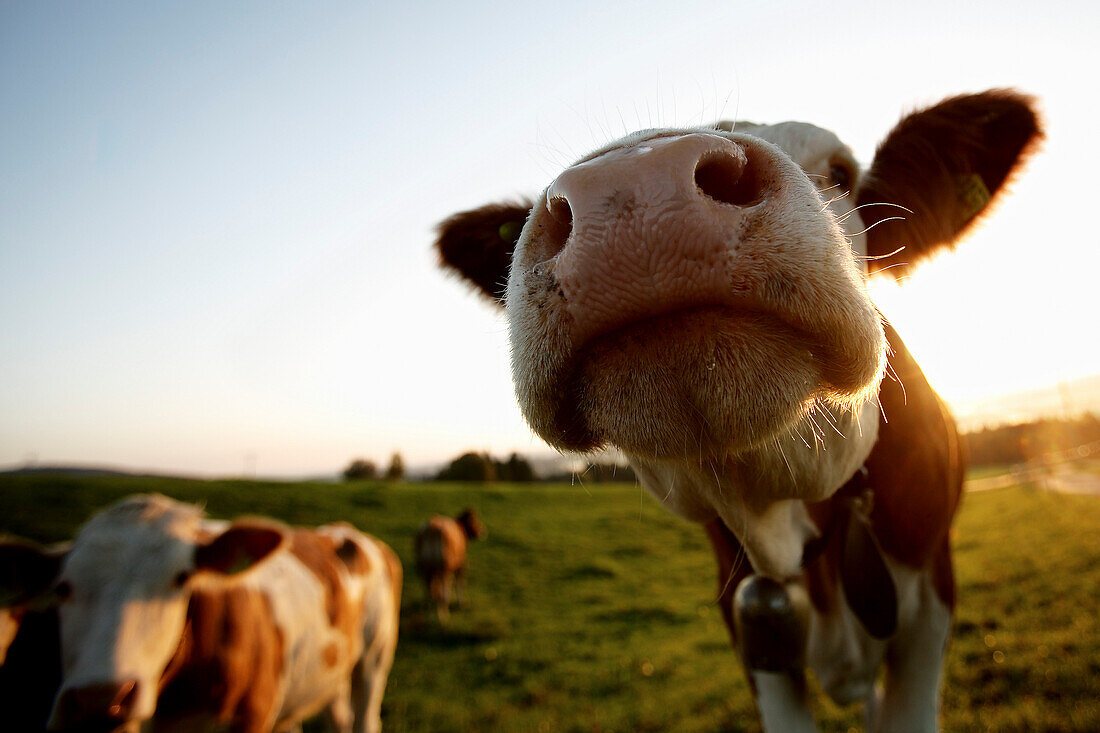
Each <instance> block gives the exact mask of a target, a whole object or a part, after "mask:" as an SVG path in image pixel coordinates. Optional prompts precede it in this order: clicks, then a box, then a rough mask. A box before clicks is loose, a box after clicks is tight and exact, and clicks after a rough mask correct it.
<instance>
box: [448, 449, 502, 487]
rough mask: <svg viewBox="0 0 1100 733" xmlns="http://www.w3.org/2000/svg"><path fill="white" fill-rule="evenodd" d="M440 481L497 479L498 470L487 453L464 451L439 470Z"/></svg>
mask: <svg viewBox="0 0 1100 733" xmlns="http://www.w3.org/2000/svg"><path fill="white" fill-rule="evenodd" d="M437 478H438V479H439V480H440V481H496V479H497V471H496V467H495V466H494V465H493V461H492V459H491V458H489V455H488V454H486V453H463V454H462V455H461V456H459V457H458V458H456V459H454V460H453V461H451V463H450V465H448V466H447V467H446V468H444V469H443V470H442V471H440V472H439V475H438V476H437Z"/></svg>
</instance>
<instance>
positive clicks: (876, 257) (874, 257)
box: [856, 244, 905, 262]
mask: <svg viewBox="0 0 1100 733" xmlns="http://www.w3.org/2000/svg"><path fill="white" fill-rule="evenodd" d="M904 249H905V245H904V244H903V245H901V246H900V247H898V248H897V249H895V250H894V251H893V252H890V253H888V254H884V255H859V256H857V257H856V259H857V260H865V261H867V262H870V261H872V260H885V259H887V258H888V257H893V256H894V255H896V254H897V253H899V252H902V251H903V250H904Z"/></svg>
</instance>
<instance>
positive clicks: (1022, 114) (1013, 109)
mask: <svg viewBox="0 0 1100 733" xmlns="http://www.w3.org/2000/svg"><path fill="white" fill-rule="evenodd" d="M1042 137H1043V132H1042V129H1041V125H1040V121H1039V117H1038V114H1037V113H1036V111H1035V101H1034V99H1032V98H1031V97H1028V96H1025V95H1023V94H1019V93H1017V92H1014V91H1011V90H991V91H987V92H983V93H981V94H972V95H966V96H960V97H952V98H950V99H946V100H944V101H943V102H940V103H939V104H937V105H936V106H934V107H930V108H928V109H925V110H922V111H919V112H914V113H913V114H911V115H908V116H907V117H904V118H903V119H902V120H901V121H900V122H899V123H898V124H897V126H896V127H895V128H894V129H893V130H892V131H891V132H890V134H889V135H888V136H887V137H886V139H885V140H884V141H883V142H882V144H881V145H879V147H878V150H877V151H876V153H875V159H874V162H873V163H872V164H871V168H870V170H868V171H867V173H866V174H865V175H864V177H863V179H862V180H861V182H860V188H859V196H858V204H859V206H860V210H859V213H860V217H861V218H862V219H863V223H864V224H865V225H866V227H867V254H868V255H869V256H871V257H879V258H881V259H878V260H872V261H871V262H872V267H871V272H872V273H874V272H882V271H887V272H889V273H890V274H892V275H893V276H894V277H901V276H902V275H905V274H906V273H907V272H908V271H909V270H910V268H911V267H912V266H913V265H914V264H916V263H917V262H919V261H921V260H923V259H925V258H926V257H928V256H929V255H931V254H933V253H935V252H936V251H938V250H940V249H941V248H944V247H951V246H953V244H954V243H955V242H956V241H957V239H958V238H959V237H960V236H961V235H962V234H963V233H964V232H966V231H967V229H969V228H970V226H971V225H972V224H973V223H974V222H975V221H977V220H978V219H979V218H980V217H981V215H982V214H983V213H985V212H986V211H988V210H989V208H990V207H989V205H990V203H991V202H992V200H993V199H994V198H996V196H997V194H998V192H999V191H1001V190H1002V189H1003V187H1004V184H1005V182H1006V181H1008V180H1009V179H1010V178H1011V177H1012V174H1013V173H1014V172H1015V171H1016V170H1018V169H1019V166H1020V164H1021V163H1022V161H1023V160H1024V159H1025V158H1027V157H1028V155H1030V154H1031V153H1032V152H1033V151H1034V150H1035V148H1036V147H1037V145H1038V143H1039V141H1040V140H1041V139H1042ZM902 248H903V249H902ZM899 250H900V251H899Z"/></svg>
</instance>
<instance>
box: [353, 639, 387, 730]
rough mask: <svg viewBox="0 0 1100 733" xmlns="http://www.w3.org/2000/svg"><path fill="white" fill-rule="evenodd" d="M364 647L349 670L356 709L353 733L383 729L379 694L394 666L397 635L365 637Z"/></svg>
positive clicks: (380, 694) (383, 689) (383, 688)
mask: <svg viewBox="0 0 1100 733" xmlns="http://www.w3.org/2000/svg"><path fill="white" fill-rule="evenodd" d="M367 642H368V643H372V642H373V644H374V646H373V647H370V648H368V649H367V651H366V652H364V654H363V656H362V657H361V658H360V659H359V662H358V663H357V664H356V665H355V668H354V669H353V670H352V673H351V705H352V708H353V709H354V711H355V725H354V727H353V728H352V730H353V731H354V732H355V733H379V731H381V730H382V696H383V695H384V694H385V692H386V680H387V679H388V678H389V674H390V668H391V667H392V666H393V655H394V652H395V651H396V647H397V635H396V633H394V634H392V640H389V641H385V640H380V639H378V638H375V639H373V640H372V639H368V640H367Z"/></svg>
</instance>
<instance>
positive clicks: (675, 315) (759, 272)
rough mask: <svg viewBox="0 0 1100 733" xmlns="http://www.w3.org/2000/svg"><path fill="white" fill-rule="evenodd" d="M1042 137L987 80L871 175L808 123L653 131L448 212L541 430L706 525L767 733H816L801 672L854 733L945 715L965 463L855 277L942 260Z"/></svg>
mask: <svg viewBox="0 0 1100 733" xmlns="http://www.w3.org/2000/svg"><path fill="white" fill-rule="evenodd" d="M1040 137H1041V131H1040V128H1039V123H1038V121H1037V117H1036V114H1035V112H1034V111H1033V103H1032V101H1031V100H1030V99H1029V98H1028V97H1025V96H1023V95H1020V94H1018V93H1015V92H1012V91H1005V90H994V91H989V92H985V93H981V94H976V95H968V96H959V97H954V98H951V99H947V100H945V101H943V102H941V103H939V104H937V105H935V106H934V107H931V108H928V109H925V110H923V111H919V112H916V113H914V114H910V115H908V116H907V117H905V118H903V119H902V120H901V121H900V122H899V123H898V125H897V126H896V127H895V128H894V130H893V131H891V132H890V134H889V135H888V136H887V137H886V139H885V140H884V141H883V143H882V144H881V145H880V146H879V148H878V151H877V152H876V155H875V159H874V161H873V163H872V164H871V166H870V169H869V170H867V171H861V170H860V167H859V166H858V165H857V163H856V160H855V158H854V157H853V154H852V152H851V151H850V150H849V148H848V147H846V146H845V145H844V144H843V143H842V142H841V141H840V140H839V139H838V138H837V137H836V136H835V135H833V134H832V133H830V132H827V131H826V130H823V129H820V128H818V127H815V126H813V125H809V124H805V123H799V122H786V123H781V124H775V125H756V124H747V123H736V124H734V123H720V124H718V125H716V126H715V127H713V128H701V129H661V130H646V131H642V132H638V133H635V134H633V135H629V136H627V137H626V138H623V139H622V140H619V141H617V142H614V143H612V144H610V145H607V146H605V147H603V148H601V149H599V150H597V151H596V152H594V153H592V154H590V155H588V156H586V157H585V158H583V159H581V160H580V161H578V162H577V163H576V164H574V165H573V166H571V167H569V168H567V169H566V170H565V171H564V172H562V173H561V174H560V175H559V176H558V177H557V178H556V179H554V180H553V181H552V182H551V183H550V185H549V186H548V187H547V189H546V190H545V191H544V192H543V193H542V194H541V195H540V196H539V197H538V199H537V200H536V201H535V202H534V203H533V204H532V203H530V202H521V203H505V204H495V205H491V206H486V207H483V208H480V209H476V210H473V211H468V212H464V213H460V214H457V215H455V216H453V217H451V218H450V219H448V220H447V221H445V222H444V223H443V224H441V225H440V236H439V240H438V242H437V247H438V250H439V253H440V255H441V259H442V262H443V264H444V265H445V266H447V267H449V268H451V269H453V270H455V271H457V272H458V273H459V274H461V275H462V276H464V277H466V278H467V279H468V280H470V281H471V282H472V283H474V284H475V285H477V286H478V287H479V288H480V290H481V291H482V292H483V293H485V294H486V295H488V296H490V297H491V298H494V299H497V300H498V301H500V302H501V303H502V304H503V305H504V307H505V309H506V312H507V316H508V320H509V327H510V338H511V346H512V374H513V377H514V382H515V389H516V395H517V398H518V401H519V404H520V407H521V409H522V410H523V413H524V416H525V417H526V419H527V421H528V422H529V423H530V425H531V426H532V428H533V429H534V430H535V432H537V433H538V434H539V435H540V436H541V437H542V438H543V439H544V440H546V441H547V442H548V443H549V444H550V445H552V446H554V447H555V448H558V449H561V450H572V451H581V452H584V451H593V450H597V449H599V448H602V447H605V446H613V447H615V448H618V449H620V450H621V451H622V452H623V453H624V454H625V455H626V456H627V457H628V459H629V460H630V463H631V465H632V466H633V467H634V470H635V471H636V472H637V474H638V476H639V477H640V478H641V481H642V483H643V484H644V485H645V487H646V488H647V489H648V490H649V491H650V492H651V493H652V494H653V495H654V496H655V497H656V498H657V499H658V500H659V501H660V502H662V503H663V504H664V505H665V506H666V507H667V508H669V509H670V510H671V511H673V512H675V513H676V514H678V515H680V516H682V517H685V518H687V519H690V520H694V521H697V522H699V523H701V524H703V525H704V526H705V528H706V532H707V535H708V537H709V538H710V541H711V543H712V546H713V548H714V551H715V554H716V556H717V558H718V562H719V586H720V589H721V590H720V604H721V607H722V611H723V614H724V616H725V619H726V621H727V624H728V626H729V629H730V633H731V636H732V637H733V639H734V642H735V644H737V646H738V648H739V650H740V653H741V657H742V660H743V661H744V663H745V666H746V669H747V673H748V676H749V679H750V681H751V683H752V686H753V688H754V690H755V693H756V696H757V703H758V707H759V710H760V713H761V716H762V719H763V723H764V727H765V729H767V730H769V731H799V730H813V729H814V721H813V717H812V714H811V712H810V707H809V704H808V702H807V699H806V692H805V689H806V688H805V685H804V681H805V677H804V670H805V668H806V667H809V668H811V669H813V670H814V672H815V674H816V676H817V677H818V679H819V680H820V682H821V683H822V685H823V687H824V688H825V689H826V691H827V692H828V693H829V694H830V695H831V696H832V697H833V698H834V699H836V700H837V701H838V702H841V703H848V702H854V701H863V702H864V703H865V704H866V712H867V720H868V725H869V727H870V728H872V729H875V730H921V731H927V730H934V729H935V728H936V727H937V721H936V717H937V710H938V694H939V679H940V671H941V667H942V656H943V651H944V646H945V643H946V641H947V638H948V633H949V629H950V626H951V611H952V608H953V602H954V593H955V590H954V580H953V576H952V568H951V557H950V547H949V544H948V528H949V526H950V524H951V520H952V516H953V515H954V513H955V509H956V507H957V505H958V501H959V496H960V491H961V485H962V479H963V463H964V461H963V457H962V456H961V454H960V449H959V442H958V438H957V435H956V431H955V426H954V423H953V421H952V419H951V417H950V416H949V415H948V413H947V411H946V410H945V409H944V406H943V404H942V403H941V402H940V400H939V398H938V397H937V396H936V394H935V393H934V392H933V391H932V389H931V387H930V386H929V385H928V383H927V382H926V380H925V378H924V375H923V374H922V373H921V371H920V369H919V368H918V367H917V365H916V364H915V363H914V361H913V359H912V357H911V356H910V355H909V352H908V351H907V350H906V348H905V346H904V344H903V343H902V341H901V339H900V338H899V337H898V335H897V334H896V333H895V332H894V331H893V329H892V328H891V327H890V326H889V325H888V324H884V322H883V319H882V317H881V316H880V314H879V312H878V311H877V310H876V308H875V306H874V305H873V304H872V302H871V301H870V299H869V298H868V295H867V292H866V288H865V280H866V278H867V277H868V276H869V274H874V273H875V272H883V271H885V272H887V273H889V274H892V275H894V276H897V275H899V274H900V273H904V272H906V271H907V270H908V268H910V267H911V266H912V265H913V264H914V263H916V262H918V261H919V260H922V259H924V258H926V257H927V256H929V255H930V254H932V253H933V252H935V251H937V250H939V249H942V248H945V247H950V246H952V245H953V243H954V242H955V241H956V240H957V239H958V238H959V236H960V235H962V234H963V233H964V232H965V231H966V230H967V229H968V228H970V226H971V225H972V224H973V222H974V221H975V220H976V219H977V218H979V216H980V215H981V214H982V213H983V212H984V211H986V210H987V206H988V204H989V203H990V201H991V200H992V199H993V198H994V197H996V195H997V193H998V192H999V191H1000V190H1001V189H1002V186H1003V184H1004V183H1005V181H1006V180H1007V179H1009V178H1010V177H1011V175H1012V173H1013V171H1015V170H1016V169H1017V166H1018V164H1019V163H1020V161H1021V160H1022V159H1023V158H1024V157H1026V155H1027V154H1028V153H1029V152H1030V151H1031V150H1032V149H1033V148H1034V146H1035V144H1036V143H1037V141H1038V139H1039V138H1040ZM869 265H870V268H869V267H868V266H869ZM868 269H870V270H871V272H868ZM505 283H506V285H505ZM884 374H885V375H887V376H886V378H884ZM746 558H747V562H745V561H744V560H745V559H746ZM735 589H736V592H735ZM883 667H885V674H884V675H883V676H882V684H881V685H879V686H878V688H877V690H876V679H877V678H878V673H879V670H880V669H881V668H883Z"/></svg>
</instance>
